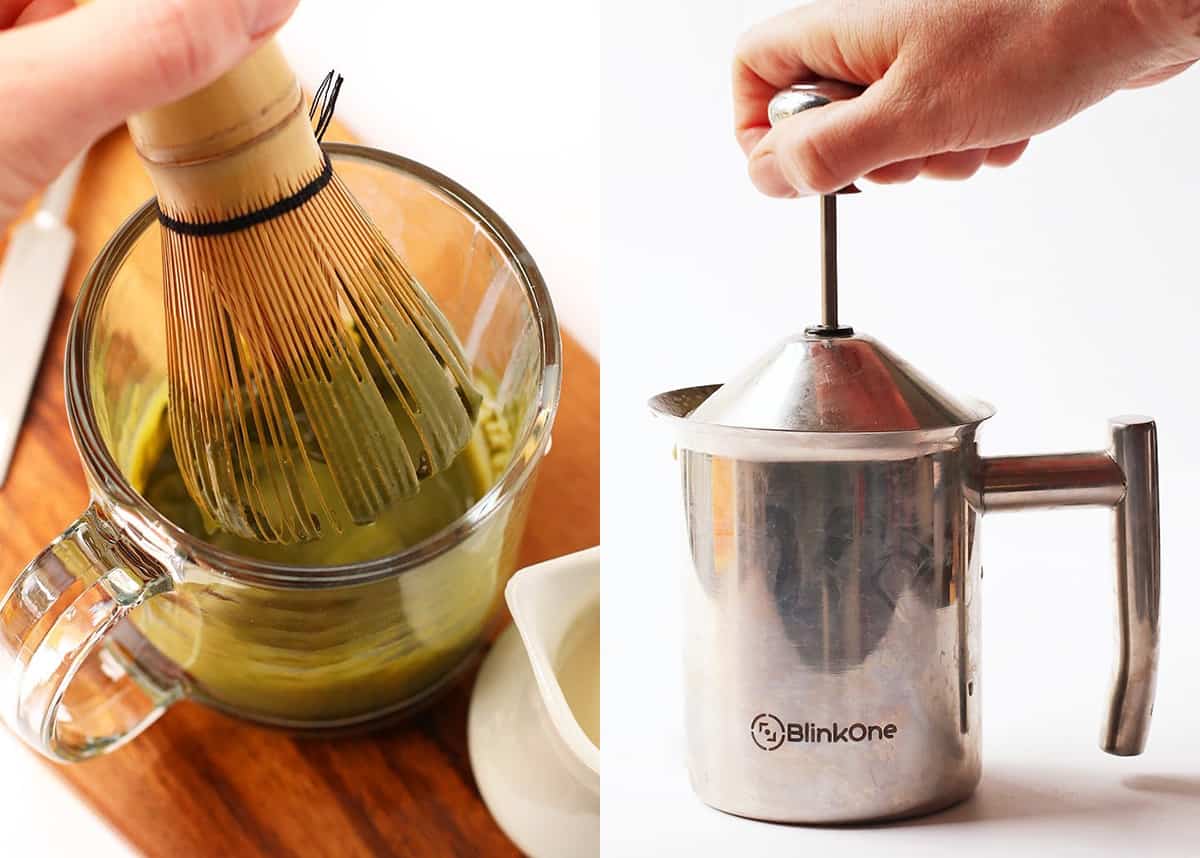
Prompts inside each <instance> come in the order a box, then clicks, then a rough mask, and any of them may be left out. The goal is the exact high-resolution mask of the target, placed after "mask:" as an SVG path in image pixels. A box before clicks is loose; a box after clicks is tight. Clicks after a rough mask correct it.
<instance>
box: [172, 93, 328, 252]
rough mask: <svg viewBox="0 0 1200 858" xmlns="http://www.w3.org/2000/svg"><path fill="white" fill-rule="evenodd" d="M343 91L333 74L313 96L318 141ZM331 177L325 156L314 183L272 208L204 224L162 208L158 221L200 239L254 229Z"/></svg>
mask: <svg viewBox="0 0 1200 858" xmlns="http://www.w3.org/2000/svg"><path fill="white" fill-rule="evenodd" d="M341 89H342V76H341V75H340V74H338V73H337V72H333V71H331V72H330V73H329V74H327V75H325V79H324V80H322V81H321V85H320V86H319V87H317V91H316V93H315V94H314V95H313V100H312V105H311V106H310V107H309V109H308V118H309V119H312V118H313V117H314V116H315V117H317V124H316V125H315V126H314V127H313V132H314V133H315V134H316V135H317V140H318V141H320V140H321V138H323V137H324V136H325V132H326V131H328V130H329V124H330V123H331V122H333V111H334V108H335V107H336V106H337V98H338V93H339V92H341ZM332 178H333V164H332V162H330V160H329V156H328V155H326V156H325V164H324V166H323V167H322V168H321V172H320V173H318V174H317V175H316V177H315V178H313V180H312V181H310V182H308V183H307V184H305V185H304V186H303V187H301V188H300V189H299V190H298V191H296V192H295V193H294V194H289V195H288V196H286V197H284V198H283V199H281V200H279V201H278V202H274V203H272V204H271V205H269V206H265V207H263V208H261V209H255V210H254V211H252V212H247V213H246V214H242V215H237V216H236V217H231V218H226V219H225V220H217V221H208V222H205V223H191V222H189V221H184V220H178V219H177V218H173V217H171V216H170V215H168V214H167V213H166V212H164V211H163V210H162V208H161V207H160V208H159V209H158V222H159V223H160V224H162V225H163V226H164V227H166V228H167V229H169V230H171V231H172V232H177V233H179V234H181V235H190V236H194V237H198V238H209V237H212V236H214V235H228V234H229V233H231V232H238V231H239V230H243V229H249V228H250V227H252V226H258V225H259V224H261V223H266V222H267V221H269V220H271V219H272V218H277V217H279V216H280V215H284V214H287V213H288V212H290V211H295V210H296V209H298V208H300V206H302V205H304V204H305V203H306V202H308V201H309V200H311V199H312V198H313V197H314V196H316V195H317V194H318V193H320V191H321V189H322V188H324V187H325V186H326V185H328V184H329V180H330V179H332ZM155 204H156V205H157V201H155Z"/></svg>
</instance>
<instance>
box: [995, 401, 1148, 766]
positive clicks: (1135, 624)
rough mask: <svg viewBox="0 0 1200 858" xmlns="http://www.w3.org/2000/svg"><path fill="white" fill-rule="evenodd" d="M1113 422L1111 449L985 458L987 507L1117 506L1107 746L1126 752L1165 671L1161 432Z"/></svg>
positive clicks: (1143, 421) (1134, 422)
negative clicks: (1161, 668) (1161, 659)
mask: <svg viewBox="0 0 1200 858" xmlns="http://www.w3.org/2000/svg"><path fill="white" fill-rule="evenodd" d="M1109 429H1110V431H1111V438H1112V444H1111V446H1110V447H1109V449H1108V450H1107V451H1106V452H1099V453H1073V454H1063V455H1049V456H1008V457H1002V458H993V459H984V460H983V461H982V479H983V484H982V492H981V499H980V500H981V504H980V509H981V510H982V511H983V512H992V511H995V510H1006V509H1031V508H1038V507H1056V506H1107V507H1112V508H1113V511H1114V513H1113V521H1114V532H1115V539H1114V543H1115V547H1116V564H1115V565H1116V589H1117V654H1116V659H1115V662H1114V667H1113V678H1112V685H1111V689H1110V691H1109V703H1108V712H1107V715H1106V718H1105V722H1104V729H1103V732H1102V733H1101V736H1100V747H1101V748H1103V749H1104V750H1105V751H1107V752H1108V753H1110V754H1116V755H1118V756H1122V757H1124V756H1132V755H1134V754H1140V753H1141V752H1142V751H1143V750H1144V749H1145V747H1146V736H1147V734H1148V733H1149V730H1150V715H1151V713H1152V712H1153V711H1154V685H1155V679H1156V676H1157V673H1158V640H1159V633H1158V615H1159V591H1160V553H1161V552H1160V543H1159V513H1158V433H1157V430H1156V429H1155V426H1154V421H1153V420H1151V419H1150V418H1149V417H1136V416H1127V417H1114V418H1113V419H1112V420H1110V421H1109Z"/></svg>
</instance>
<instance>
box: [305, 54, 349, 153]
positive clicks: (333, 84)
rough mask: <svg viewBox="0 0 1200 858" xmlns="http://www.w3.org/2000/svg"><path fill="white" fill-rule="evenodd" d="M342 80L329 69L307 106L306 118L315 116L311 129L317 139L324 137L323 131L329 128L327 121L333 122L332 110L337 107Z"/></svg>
mask: <svg viewBox="0 0 1200 858" xmlns="http://www.w3.org/2000/svg"><path fill="white" fill-rule="evenodd" d="M342 80H343V78H342V76H341V75H340V74H338V73H337V72H336V71H332V70H331V71H330V72H329V74H327V75H325V79H324V80H322V81H321V85H320V86H318V87H317V91H316V92H315V93H314V94H313V100H312V105H311V106H310V107H309V108H308V118H309V119H312V118H313V117H314V116H316V117H317V124H316V125H315V126H314V127H313V131H314V132H315V133H316V135H317V139H318V140H321V139H322V138H324V137H325V132H326V131H328V130H329V123H330V122H333V111H334V109H335V108H336V107H337V99H338V93H339V92H341V91H342ZM318 111H319V113H318Z"/></svg>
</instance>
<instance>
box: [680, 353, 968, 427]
mask: <svg viewBox="0 0 1200 858" xmlns="http://www.w3.org/2000/svg"><path fill="white" fill-rule="evenodd" d="M990 414H991V411H990V409H989V408H988V407H987V406H985V405H983V404H982V403H978V402H973V401H971V400H960V399H957V398H955V397H953V396H951V395H950V394H948V393H946V392H945V391H944V390H942V389H941V388H940V387H938V386H937V385H936V384H934V383H933V382H932V381H930V380H929V379H928V378H926V377H925V376H924V375H922V374H921V373H920V372H918V371H917V370H916V369H915V368H913V367H912V366H911V365H910V364H908V363H907V362H906V361H904V360H903V359H901V358H900V357H898V356H897V355H896V354H895V353H893V352H892V351H891V350H889V349H888V348H887V347H885V346H884V345H883V344H882V343H878V342H876V341H875V340H873V339H871V338H870V337H866V336H862V335H850V336H829V335H828V334H823V333H819V332H817V331H815V330H810V331H807V332H805V333H803V334H798V335H796V336H793V337H789V338H788V339H785V340H783V341H782V342H780V343H777V344H776V345H775V346H773V347H772V348H771V349H770V350H769V351H768V352H767V353H766V354H764V355H763V356H762V357H761V358H759V359H758V360H757V361H755V362H754V363H753V364H751V365H750V366H749V367H747V368H746V369H745V370H743V371H742V372H741V373H739V374H738V375H736V376H734V378H732V379H731V380H730V381H728V382H726V383H725V384H724V385H722V386H721V387H719V388H717V390H716V391H714V392H713V394H712V395H711V396H709V397H708V398H707V399H705V400H704V402H702V403H700V405H699V406H698V407H697V408H696V409H695V411H693V412H692V413H691V414H690V415H689V417H690V419H691V420H695V421H699V422H703V423H710V424H715V425H718V426H728V427H732V428H742V429H780V430H787V431H793V432H905V431H913V430H925V429H944V428H950V427H954V426H965V425H968V424H971V423H977V422H979V421H981V420H985V419H986V418H987V417H988V416H990Z"/></svg>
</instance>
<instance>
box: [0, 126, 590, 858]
mask: <svg viewBox="0 0 1200 858" xmlns="http://www.w3.org/2000/svg"><path fill="white" fill-rule="evenodd" d="M328 139H349V136H348V135H347V134H346V133H345V132H344V130H341V129H339V128H337V126H336V125H335V126H334V128H333V129H331V131H330V134H329V135H328ZM150 194H151V189H150V185H149V181H148V180H147V179H146V177H145V175H144V173H143V172H142V169H141V166H140V165H139V163H138V160H137V157H136V155H135V154H134V152H133V150H132V147H131V145H130V143H129V139H128V136H127V135H126V133H125V131H124V130H123V129H122V130H121V131H118V132H114V133H113V134H111V135H109V136H108V137H106V138H105V139H103V140H101V141H100V142H99V143H98V144H97V145H96V147H95V148H94V149H93V151H92V154H91V156H90V158H89V160H88V164H87V169H86V170H85V172H84V175H83V178H82V181H81V183H80V186H79V190H78V193H77V194H76V198H75V204H74V207H73V209H72V213H71V225H72V227H73V228H74V229H75V231H76V234H77V236H78V245H77V247H76V251H75V255H74V258H73V260H72V263H71V269H70V272H69V274H68V276H67V282H66V285H65V289H64V292H63V298H62V301H61V303H60V305H59V307H58V311H57V316H56V318H55V322H54V328H53V331H52V333H51V335H50V339H49V342H48V345H47V347H46V352H45V356H44V358H43V362H42V367H41V371H40V375H39V377H38V382H37V386H36V389H35V390H34V393H33V398H32V400H31V402H30V407H29V412H28V414H27V416H26V422H25V427H24V430H23V432H22V434H21V438H20V441H19V444H18V447H17V451H16V457H15V459H14V461H13V466H12V471H11V474H10V476H9V480H8V483H7V484H6V485H5V487H4V488H3V489H2V490H0V522H2V524H0V586H3V587H7V585H8V584H9V583H10V582H11V581H12V579H13V578H14V577H15V576H16V575H17V574H18V573H19V572H20V570H21V569H22V568H23V566H24V565H25V563H27V562H28V561H29V560H30V559H31V558H32V557H33V556H34V555H35V554H36V553H37V552H38V551H39V550H41V548H42V547H43V546H44V545H45V544H46V543H47V542H48V541H49V540H51V539H52V538H54V537H55V536H56V535H58V533H59V532H60V531H61V530H62V528H63V527H64V526H65V525H66V524H68V523H69V522H70V521H72V520H73V519H74V518H75V516H77V515H78V514H79V513H80V512H81V511H82V510H83V509H84V507H85V505H86V504H87V501H88V496H87V489H86V487H85V485H84V480H83V473H82V471H81V468H80V465H79V462H78V458H77V456H76V453H75V449H74V446H73V444H72V442H71V438H70V433H69V431H68V428H67V419H66V412H65V408H64V405H63V381H62V378H63V348H64V344H65V339H66V330H67V322H68V319H69V317H70V311H71V307H72V305H73V303H74V298H75V295H76V292H77V291H78V288H79V284H80V282H81V280H82V278H83V275H84V273H85V272H86V270H87V267H88V266H89V264H90V263H91V260H92V259H93V258H94V257H95V255H96V253H97V252H98V251H99V249H100V247H101V246H102V245H103V243H104V242H105V240H107V238H108V237H109V236H110V235H111V234H112V232H113V231H114V230H115V229H116V228H117V226H119V225H120V223H121V222H122V221H123V220H124V218H125V217H126V216H127V215H128V214H129V213H130V212H132V211H133V209H134V208H135V207H136V206H137V205H138V204H139V203H140V202H142V201H143V200H144V199H146V198H147V197H148V196H150ZM2 247H3V241H2V240H0V251H2ZM535 250H536V249H535ZM551 288H553V284H551ZM564 340H565V341H564V344H563V345H564V387H563V397H562V405H561V408H560V410H559V413H558V418H557V422H556V424H555V429H554V449H553V451H552V453H551V454H550V455H549V456H548V457H547V458H546V459H545V461H544V463H543V465H542V469H541V472H540V476H539V478H538V484H537V489H536V493H535V496H534V499H533V508H532V511H531V514H530V525H529V529H528V532H527V535H526V538H525V541H524V543H523V545H522V549H521V564H522V565H526V564H529V563H534V562H537V561H540V560H544V559H548V558H550V557H555V556H558V555H561V554H564V553H567V552H570V551H575V550H577V549H581V548H586V547H588V546H591V545H595V544H597V543H598V542H599V541H600V514H599V503H600V490H599V485H600V483H599V425H600V403H599V388H600V372H599V367H598V366H597V364H596V362H595V361H594V360H593V359H592V358H591V357H590V356H589V355H588V354H587V353H586V352H585V351H584V350H583V349H582V348H580V346H579V345H578V344H577V343H575V342H574V341H573V340H571V338H570V337H569V336H565V337H564ZM472 681H473V674H472V675H471V676H470V677H468V678H467V679H466V680H465V681H464V682H463V683H462V684H460V685H459V686H458V687H457V688H456V689H454V690H453V691H452V692H451V693H450V694H449V695H448V696H447V697H445V698H444V699H443V700H442V701H441V702H440V703H438V704H436V705H435V706H434V707H433V708H432V709H430V710H428V711H426V712H425V713H424V714H422V715H419V716H417V717H416V718H414V719H413V720H411V721H409V722H407V723H406V724H405V725H403V726H401V727H398V728H394V729H392V730H390V731H386V732H383V733H377V734H374V735H370V736H365V737H360V738H352V739H302V738H295V737H292V736H289V735H287V734H285V733H282V732H277V731H272V730H267V729H263V728H259V727H255V726H251V725H249V724H245V723H242V722H239V721H237V720H234V719H231V718H228V717H225V716H223V715H219V714H217V713H215V712H212V711H210V710H208V709H206V708H204V707H201V706H199V705H197V704H193V703H188V702H184V703H181V704H178V705H176V706H175V707H173V708H172V709H171V710H170V711H169V712H168V713H167V714H166V715H165V716H164V717H163V718H162V719H161V720H160V721H159V722H158V723H157V724H155V725H154V726H153V727H152V728H151V729H150V730H149V731H148V732H147V733H146V734H145V735H143V736H141V737H140V738H138V739H137V740H136V741H134V742H133V743H131V744H130V745H128V746H126V747H125V748H123V749H121V750H120V751H118V752H116V753H114V754H112V755H110V756H108V757H104V758H101V759H98V760H94V761H91V762H87V763H83V764H79V765H74V766H54V769H55V771H56V772H57V773H58V775H59V776H60V777H62V778H63V780H65V781H66V782H67V783H68V784H70V786H71V787H72V788H73V789H74V790H75V791H76V792H78V793H79V795H80V796H82V797H83V799H84V800H85V801H86V802H87V803H88V804H89V805H90V806H91V807H92V808H93V809H94V810H95V812H96V813H98V814H100V815H101V816H102V817H104V818H105V819H106V820H107V821H108V822H109V824H110V825H112V826H113V827H114V828H116V829H117V830H118V831H120V832H121V833H122V834H123V835H124V836H125V837H126V838H127V839H128V841H129V842H130V843H131V844H133V846H134V847H135V848H136V849H138V850H139V851H140V852H141V853H143V854H145V855H147V856H151V858H189V856H205V858H207V856H214V857H215V856H220V858H257V856H263V858H292V856H296V858H301V856H303V858H308V856H329V858H360V856H363V858H365V856H457V855H463V856H489V858H490V856H504V855H513V854H516V850H515V849H514V847H513V846H512V845H511V844H510V843H509V842H508V841H507V839H506V838H505V837H504V835H503V834H502V833H501V832H500V830H499V829H498V828H497V827H496V824H495V823H494V822H493V821H492V819H491V817H490V816H489V814H488V812H487V810H486V808H485V807H484V806H483V803H482V802H481V801H480V798H479V794H478V792H477V790H476V787H475V784H474V781H473V780H472V777H471V771H470V766H469V763H468V759H467V748H466V717H467V702H468V699H469V693H470V687H471V682H472ZM31 753H32V751H31ZM47 765H50V764H49V763H48V764H47ZM46 846H47V850H46V853H45V854H48V855H52V854H57V853H56V852H55V850H54V846H53V833H52V832H47V843H46Z"/></svg>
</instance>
